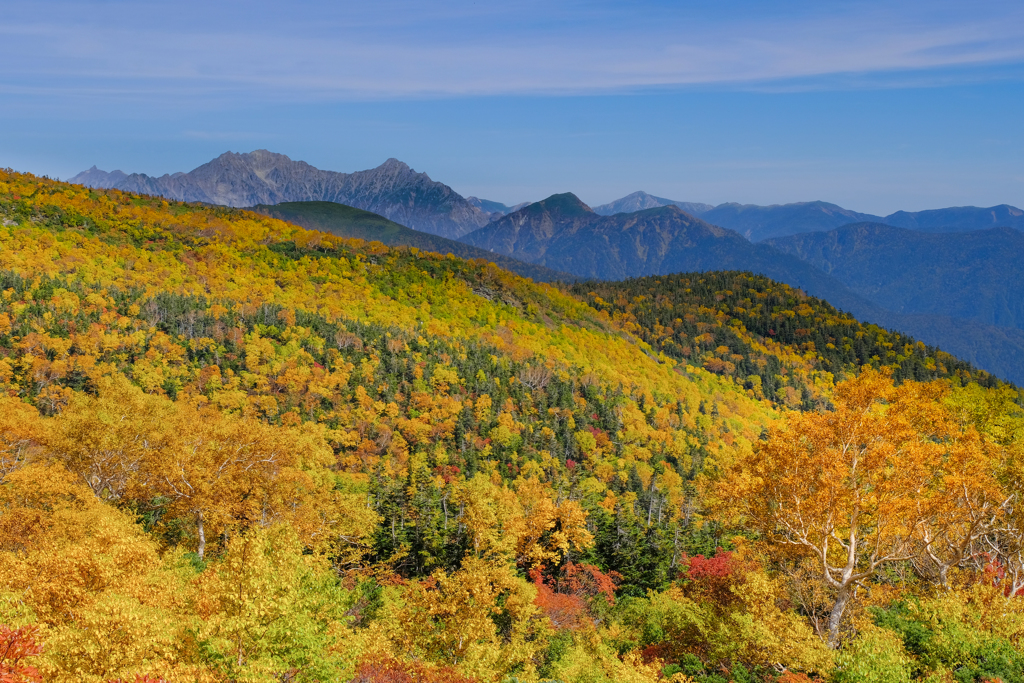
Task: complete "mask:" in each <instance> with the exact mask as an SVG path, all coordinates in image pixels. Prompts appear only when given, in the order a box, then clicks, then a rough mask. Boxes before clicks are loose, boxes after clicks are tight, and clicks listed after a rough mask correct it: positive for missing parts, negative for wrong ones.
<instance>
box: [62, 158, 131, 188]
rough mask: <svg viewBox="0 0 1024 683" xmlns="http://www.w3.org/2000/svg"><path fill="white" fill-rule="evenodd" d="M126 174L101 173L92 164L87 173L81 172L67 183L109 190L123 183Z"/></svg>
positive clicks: (118, 172) (117, 172) (122, 172)
mask: <svg viewBox="0 0 1024 683" xmlns="http://www.w3.org/2000/svg"><path fill="white" fill-rule="evenodd" d="M127 177H128V174H127V173H125V172H124V171H111V172H109V173H107V172H106V171H101V170H100V169H98V168H96V165H95V164H94V165H93V167H92V168H90V169H89V170H87V171H82V172H81V173H79V174H78V175H76V176H75V177H74V178H72V179H71V180H70V181H69V182H72V183H80V184H82V185H86V186H88V187H95V188H99V189H103V190H109V189H110V188H113V187H117V186H118V184H119V183H121V182H124V180H125V178H127Z"/></svg>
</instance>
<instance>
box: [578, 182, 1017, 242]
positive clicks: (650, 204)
mask: <svg viewBox="0 0 1024 683" xmlns="http://www.w3.org/2000/svg"><path fill="white" fill-rule="evenodd" d="M671 205H674V206H678V207H680V208H681V209H682V210H683V211H686V212H687V213H689V214H692V215H694V216H697V217H698V218H701V219H703V220H705V221H707V222H708V223H712V224H714V225H719V226H721V227H723V228H729V229H730V230H735V231H736V232H738V233H740V234H741V235H743V236H744V237H746V238H747V239H749V240H750V241H752V242H759V241H761V240H765V239H770V238H773V237H784V236H786V235H796V234H800V233H805V232H818V231H825V230H832V229H834V228H838V227H841V226H843V225H848V224H850V223H865V222H866V223H883V224H886V225H891V226H893V227H897V228H908V229H911V230H920V231H922V232H967V231H971V230H986V229H988V228H998V227H1008V228H1015V229H1017V230H1024V211H1022V210H1021V209H1018V208H1016V207H1014V206H1010V205H1008V204H1000V205H999V206H991V207H988V208H979V207H976V206H959V207H951V208H948V209H933V210H929V211H916V212H910V211H897V212H896V213H893V214H890V215H888V216H884V217H883V216H874V215H872V214H868V213H858V212H857V211H851V210H849V209H844V208H843V207H841V206H836V205H835V204H829V203H828V202H820V201H819V202H798V203H795V204H773V205H771V206H758V205H756V204H736V203H734V202H730V203H727V204H719V205H718V206H711V205H710V204H699V203H694V202H680V201H676V200H673V199H665V198H664V197H655V196H653V195H649V194H647V193H646V192H634V193H632V194H629V195H626V196H625V197H623V198H622V199H617V200H615V201H614V202H611V203H609V204H602V205H601V206H597V207H594V211H595V212H596V213H599V214H601V215H605V216H610V215H612V214H616V213H629V212H632V211H640V210H642V209H650V208H655V207H659V206H671Z"/></svg>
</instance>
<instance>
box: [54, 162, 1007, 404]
mask: <svg viewBox="0 0 1024 683" xmlns="http://www.w3.org/2000/svg"><path fill="white" fill-rule="evenodd" d="M71 180H72V182H79V183H83V184H85V185H90V186H93V187H113V188H117V189H121V190H126V191H132V192H139V193H145V194H156V195H163V196H166V197H169V198H173V199H179V200H184V201H199V202H208V203H212V204H222V205H228V206H237V207H243V206H253V205H261V206H259V207H257V210H260V211H263V212H264V213H269V214H271V215H274V216H277V217H280V218H284V219H286V220H290V221H292V222H295V223H298V224H300V225H304V226H306V227H311V228H318V229H322V230H327V231H329V232H334V233H335V234H343V235H345V236H349V237H362V238H363V239H376V240H379V241H382V242H384V243H386V244H390V245H398V244H406V245H409V246H415V247H418V248H421V249H425V250H430V251H439V252H442V253H449V252H450V253H453V254H456V255H459V256H464V257H467V258H487V259H489V260H493V261H495V262H497V263H498V264H499V265H501V266H502V267H505V268H507V269H509V270H513V271H515V272H517V273H520V274H522V275H526V276H528V277H532V278H533V279H535V280H552V279H563V278H570V277H580V278H599V279H623V278H630V277H638V276H642V275H656V274H667V273H672V272H695V271H708V270H750V271H754V272H757V273H762V274H764V275H767V276H768V277H771V278H772V279H775V280H778V281H781V282H785V283H787V284H790V285H793V286H796V287H800V288H802V289H804V290H805V291H807V292H808V293H809V294H812V295H814V296H818V297H820V298H823V299H826V300H827V301H829V302H830V303H832V304H833V305H834V306H836V307H838V308H841V309H844V310H846V311H849V312H851V313H853V314H854V315H856V316H857V317H859V318H861V319H862V320H865V321H869V322H874V323H876V324H879V325H882V326H885V327H889V328H892V329H898V330H901V331H903V332H907V333H910V334H912V335H914V336H916V337H918V338H920V339H922V340H924V341H926V342H928V343H930V344H935V345H937V346H940V347H942V348H943V349H945V350H947V351H949V352H951V353H954V354H957V355H958V356H960V357H962V358H964V359H966V360H968V361H971V362H972V363H975V364H976V365H978V366H979V367H982V368H984V369H986V370H989V371H990V372H993V373H995V374H997V375H1000V376H1002V377H1005V378H1007V379H1010V380H1012V381H1014V382H1017V383H1018V384H1022V385H1024V331H1022V328H1024V322H1022V321H1024V301H1022V300H1024V293H1022V290H1024V287H1022V286H1021V284H1020V283H1022V282H1024V277H1022V276H1024V272H1021V271H1022V267H1021V266H1020V264H1019V263H1018V258H1019V254H1021V253H1022V250H1024V233H1022V231H1024V211H1021V210H1020V209H1018V208H1016V207H1013V206H1009V205H1006V204H1003V205H999V206H994V207H988V208H978V207H953V208H946V209H936V210H930V211H919V212H906V211H898V212H896V213H893V214H890V215H889V216H884V217H882V216H874V215H871V214H864V213H859V212H856V211H851V210H849V209H845V208H843V207H840V206H837V205H835V204H829V203H827V202H821V201H817V202H801V203H795V204H783V205H772V206H756V205H741V204H736V203H726V204H720V205H718V206H712V205H710V204H701V203H695V202H682V201H676V200H671V199H666V198H664V197H656V196H653V195H649V194H647V193H645V192H634V193H632V194H630V195H627V196H626V197H623V198H621V199H619V200H616V201H614V202H610V203H608V204H604V205H602V206H599V207H596V208H595V209H591V208H590V207H588V206H587V205H586V204H584V203H583V202H582V201H580V200H579V199H578V198H577V197H576V196H575V195H573V194H570V193H566V194H559V195H553V196H551V197H549V198H547V199H545V200H543V201H540V202H536V203H532V204H518V205H515V206H508V205H506V204H503V203H501V202H495V201H490V200H487V199H480V198H477V197H468V198H464V197H462V196H461V195H459V194H458V193H457V192H455V191H454V190H453V189H452V188H450V187H449V186H447V185H444V184H443V183H439V182H435V181H433V180H431V179H430V178H429V177H428V176H427V175H426V174H425V173H416V172H415V171H413V170H412V169H411V168H409V166H407V165H406V164H404V163H402V162H401V161H398V160H396V159H389V160H388V161H386V162H384V163H383V164H382V165H380V166H379V167H377V168H375V169H370V170H367V171H357V172H355V173H335V172H332V171H323V170H320V169H317V168H314V167H312V166H310V165H309V164H306V163H304V162H301V161H292V160H291V159H289V158H288V157H286V156H284V155H281V154H274V153H271V152H268V151H266V150H257V151H255V152H251V153H248V154H233V153H230V152H229V153H226V154H223V155H221V156H220V157H218V158H216V159H214V160H213V161H211V162H209V163H207V164H204V165H203V166H200V167H199V168H197V169H195V170H193V171H191V172H189V173H175V174H172V175H164V176H161V177H159V178H153V177H150V176H146V175H143V174H130V175H129V174H126V173H123V172H121V171H113V172H111V173H106V172H104V171H101V170H99V169H97V168H96V167H95V166H94V167H93V168H91V169H89V170H88V171H84V172H82V173H80V174H79V175H77V176H75V177H74V178H72V179H71ZM327 202H330V203H331V204H328V203H327ZM340 204H345V205H348V207H341V208H339V205H340ZM349 207H356V209H362V210H364V211H365V212H372V213H369V214H365V213H361V212H357V211H356V209H352V208H349ZM375 214H379V216H378V215H375ZM382 217H383V218H382ZM403 226H404V227H403ZM406 228H413V229H414V230H407V229H406ZM424 233H426V234H424ZM442 238H448V239H442ZM452 239H458V240H460V242H461V243H463V244H460V242H452V241H451V240H452Z"/></svg>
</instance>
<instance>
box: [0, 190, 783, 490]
mask: <svg viewBox="0 0 1024 683" xmlns="http://www.w3.org/2000/svg"><path fill="white" fill-rule="evenodd" d="M2 181H3V184H2V185H0V197H2V199H0V210H2V212H3V215H4V221H5V226H4V227H3V229H2V231H0V268H2V269H3V271H4V275H3V285H2V289H3V290H4V292H5V293H4V295H3V302H2V306H3V309H2V310H3V313H2V316H3V318H0V320H3V328H2V329H0V332H2V334H3V336H2V337H0V340H2V341H0V348H2V349H3V350H2V353H3V355H4V359H3V360H2V361H0V368H2V373H3V374H2V377H3V379H4V382H5V383H6V386H7V387H8V389H9V391H13V392H17V393H18V394H19V395H21V396H23V397H24V398H25V399H26V400H29V401H32V402H34V403H35V404H36V405H38V406H40V407H41V408H43V409H44V410H49V411H53V410H57V409H59V406H60V405H62V404H63V403H64V402H66V401H67V398H68V396H69V395H70V393H71V392H72V391H76V390H90V388H91V387H93V386H94V385H95V384H96V382H97V381H98V379H99V378H100V377H102V376H105V375H110V374H117V373H120V374H124V375H126V376H127V377H130V378H131V379H132V381H133V382H135V383H136V384H137V385H139V386H140V387H142V388H143V389H144V390H146V391H147V392H152V393H158V394H166V395H168V396H171V397H174V396H183V395H184V396H192V397H197V398H200V400H203V401H208V402H209V403H211V404H213V405H216V406H219V407H220V408H222V409H223V410H227V411H237V412H241V413H247V414H254V415H259V416H261V417H262V418H264V419H266V420H270V421H272V422H278V421H281V420H288V419H293V418H294V419H301V420H309V421H313V422H317V423H320V424H324V425H328V426H329V427H330V429H331V430H332V431H331V438H332V439H333V440H334V441H333V442H334V444H335V447H336V448H337V450H338V453H339V456H338V457H339V458H342V459H346V458H349V457H350V454H351V453H353V452H357V451H359V452H361V453H362V451H360V449H362V450H363V451H372V453H367V454H368V455H372V456H373V459H374V460H373V461H374V462H377V459H379V458H384V459H385V460H387V459H389V458H392V456H394V457H397V460H395V461H394V462H393V463H392V465H391V467H393V468H395V471H397V470H398V469H401V467H402V466H404V465H403V463H404V462H405V458H406V457H407V451H409V450H413V449H415V448H416V447H417V445H418V444H422V445H424V446H426V445H427V444H430V445H432V446H435V445H436V444H437V443H442V444H445V443H446V444H448V447H449V448H451V449H452V450H453V451H457V452H459V453H468V454H469V455H467V456H465V457H471V456H472V458H474V459H477V458H489V457H495V458H499V459H501V458H504V460H505V461H506V466H508V467H515V466H517V465H516V463H517V462H518V460H517V459H519V458H523V457H525V456H526V454H528V453H534V454H538V453H540V452H542V451H544V452H547V453H549V454H557V455H558V459H560V460H561V461H562V462H563V463H564V461H565V460H566V459H567V458H568V459H571V456H572V455H573V454H574V453H576V452H577V451H578V449H579V446H578V443H577V442H578V439H577V438H576V436H575V434H576V433H577V432H580V431H581V430H587V429H590V428H591V427H593V428H594V429H596V430H599V431H600V430H603V431H605V432H608V433H610V434H615V433H616V432H619V431H621V430H622V429H624V428H625V429H626V430H627V431H626V432H624V434H628V435H627V436H626V442H625V445H623V446H622V447H621V448H620V449H618V450H619V452H618V453H617V454H616V455H617V456H621V455H628V457H627V458H626V459H625V460H623V459H622V458H616V459H615V460H613V463H616V464H613V467H612V471H614V470H617V469H622V468H625V470H627V471H628V470H629V469H630V468H632V467H633V466H634V465H635V464H636V463H638V462H641V461H647V460H650V458H651V457H652V456H651V453H652V449H653V450H657V449H658V448H662V447H665V448H668V446H669V444H671V448H672V452H673V458H674V459H675V460H676V462H677V464H678V468H679V469H680V471H682V472H692V471H693V470H692V469H691V468H693V467H695V466H696V464H695V463H694V462H693V456H694V455H695V454H698V453H699V455H700V458H699V459H703V458H704V457H705V455H706V454H713V453H716V452H718V451H721V450H722V449H730V448H732V447H733V446H735V447H740V448H745V447H746V446H747V445H748V444H749V443H750V441H751V439H753V438H756V436H757V435H758V434H759V433H760V430H761V427H762V425H763V423H764V421H765V420H767V419H769V418H770V415H771V410H770V409H769V408H768V407H767V404H765V403H762V402H760V401H758V400H756V399H753V398H752V397H751V392H747V391H746V390H744V389H743V388H741V387H740V386H738V385H737V384H735V383H734V382H733V380H732V379H731V378H728V377H719V376H716V375H714V374H713V373H710V372H706V371H705V370H703V369H694V368H690V369H689V370H687V369H686V368H685V366H684V367H680V366H678V365H677V363H676V362H675V361H673V360H671V359H669V358H668V357H667V356H660V357H659V356H656V355H655V354H653V353H652V352H651V351H650V350H649V349H648V348H647V347H646V346H645V345H644V344H642V343H638V342H637V341H635V340H634V339H632V338H631V337H629V336H628V335H625V334H623V333H621V332H619V331H617V330H615V329H614V328H613V326H612V325H610V324H609V318H608V317H607V315H606V314H605V313H602V312H600V311H596V310H594V309H593V308H590V307H589V306H587V305H586V304H583V303H581V302H580V301H578V300H576V299H574V298H572V297H571V296H568V295H566V294H564V293H562V292H561V291H559V290H557V289H555V288H553V287H550V286H547V285H542V284H535V283H532V282H530V281H528V280H525V279H522V278H520V277H517V276H514V275H512V274H510V273H508V272H506V271H502V270H500V269H498V268H496V267H494V266H493V265H484V264H481V263H478V262H470V261H464V260H461V259H458V258H451V257H439V256H437V255H432V254H424V253H422V252H421V253H413V252H412V251H410V250H408V249H388V248H386V247H382V246H380V245H376V246H373V245H369V244H367V243H364V242H362V241H359V240H346V239H339V238H336V237H334V236H331V235H327V234H324V233H319V232H313V231H308V230H304V229H301V228H298V227H296V226H294V225H290V224H288V223H284V222H282V221H278V220H274V219H271V218H268V217H266V216H261V215H257V214H253V213H247V212H243V211H238V210H230V209H216V208H210V207H203V206H197V205H188V204H180V203H173V202H167V201H165V200H161V199H154V198H149V197H140V196H133V195H129V194H122V193H120V192H118V191H113V190H111V191H95V190H88V189H85V188H82V187H77V186H69V185H66V184H63V183H58V182H54V181H49V180H43V179H38V178H34V177H31V176H27V175H18V174H11V173H5V174H4V175H3V176H2ZM556 386H560V387H561V388H560V389H559V390H558V391H561V392H568V394H567V397H560V396H561V394H559V395H558V396H559V397H555V398H552V399H551V401H554V402H561V403H560V404H559V407H558V410H556V411H555V412H550V411H549V410H548V408H545V409H544V410H542V411H539V410H538V407H537V406H538V403H540V401H539V395H541V394H544V393H545V392H551V391H554V387H556ZM423 392H430V393H431V395H434V396H436V397H447V398H448V399H449V401H450V404H449V405H448V407H447V408H445V410H444V411H441V412H439V413H437V414H436V415H435V414H434V413H433V412H432V411H431V410H423V409H422V407H420V408H417V407H416V403H415V400H414V397H415V396H420V395H421V394H422V393H423ZM482 394H488V395H489V397H490V400H491V402H492V404H493V406H494V407H493V411H491V412H493V416H494V419H497V418H498V417H499V416H500V415H501V414H506V415H508V416H509V418H510V419H511V418H514V420H513V422H515V424H512V425H511V426H509V429H510V430H511V432H514V433H515V435H516V436H517V437H518V438H517V439H505V441H506V445H505V446H504V447H498V445H497V444H495V443H494V440H493V439H492V438H491V437H489V436H488V434H489V432H490V430H491V429H493V428H494V427H492V426H487V425H485V427H479V425H477V422H478V421H477V420H476V419H475V418H474V419H473V420H472V422H473V425H472V430H474V431H478V430H481V429H482V437H483V439H484V440H489V441H491V443H489V444H483V443H479V444H478V443H477V442H476V441H474V442H473V443H472V444H470V446H467V445H466V441H465V435H464V434H463V435H461V436H459V437H457V436H456V434H455V430H454V427H453V423H454V422H457V420H458V419H459V415H460V414H462V412H463V409H464V407H466V406H469V405H471V404H472V402H474V401H477V400H478V399H479V397H480V396H481V395H482ZM591 396H593V397H602V398H600V399H598V398H594V399H593V400H592V399H591V398H589V397H591ZM416 400H418V399H416ZM546 400H548V399H545V401H546ZM508 401H511V403H508ZM566 401H567V402H566ZM597 404H600V405H601V406H604V407H603V408H602V410H595V405H597ZM705 404H706V405H707V406H708V409H707V412H709V413H710V412H711V410H710V406H711V405H712V404H714V406H715V410H714V415H713V416H712V415H704V414H702V413H701V412H700V411H698V408H699V407H700V408H702V409H703V406H704V405H705ZM375 405H379V406H383V407H382V408H380V410H377V409H375V408H374V407H373V406H375ZM389 406H394V407H389ZM551 407H552V408H554V407H555V405H554V404H552V406H551ZM467 410H468V409H467ZM365 411H369V412H370V413H374V416H373V420H372V422H371V424H372V426H373V427H374V430H371V431H375V430H376V425H377V423H381V424H382V425H383V426H385V427H386V428H387V430H388V431H389V432H390V433H391V434H394V435H395V437H398V436H401V437H402V439H401V440H404V441H406V442H407V447H404V448H402V447H398V446H395V445H394V444H396V443H397V442H398V441H399V439H398V438H394V439H391V440H390V441H389V440H388V439H387V438H383V437H379V438H377V437H375V438H376V440H374V438H369V437H370V436H372V434H371V435H368V434H367V433H365V432H366V429H365V428H360V427H359V426H358V425H359V424H360V423H361V422H362V421H364V420H365V418H366V416H365V415H363V414H362V413H363V412H365ZM659 411H662V412H664V415H663V417H661V418H657V417H656V415H658V414H661V413H660V412H659ZM468 412H469V413H470V414H472V413H473V411H472V410H469V411H468ZM485 412H486V411H485ZM631 415H635V416H636V417H629V416H631ZM595 416H596V417H595ZM635 419H640V420H641V422H642V423H643V424H638V425H636V426H635V427H627V425H626V423H627V422H628V421H629V420H635ZM495 426H497V424H496V423H495ZM545 426H548V427H549V428H550V429H549V430H548V431H545V430H544V429H543V427H545ZM511 432H510V433H511ZM549 432H550V434H549ZM379 433H383V430H381V432H379ZM542 433H543V435H542ZM378 436H379V434H378ZM460 438H461V439H463V441H458V439H460ZM545 440H547V441H545ZM499 441H500V439H499ZM513 442H515V445H514V446H509V445H508V444H512V443H513ZM656 443H657V444H660V445H657V446H656V445H655V444H656ZM368 444H373V445H372V447H371V446H370V445H368ZM396 454H397V455H396ZM460 457H461V456H460ZM538 457H540V456H538ZM363 461H364V462H368V461H367V460H366V459H365V458H364V460H363ZM389 462H390V460H389ZM597 464H598V463H594V466H595V467H596V466H597ZM605 476H606V477H609V476H612V475H611V474H609V473H606V475H605Z"/></svg>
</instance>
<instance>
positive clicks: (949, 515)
mask: <svg viewBox="0 0 1024 683" xmlns="http://www.w3.org/2000/svg"><path fill="white" fill-rule="evenodd" d="M941 393H942V388H941V387H940V386H939V385H934V384H932V385H929V384H919V383H916V382H908V383H906V384H904V385H902V386H900V387H898V388H897V387H894V386H893V385H892V382H891V381H890V379H889V377H888V375H887V374H886V373H883V372H878V371H875V370H871V369H865V370H864V371H863V372H862V373H861V375H860V376H859V377H857V378H855V379H851V380H848V381H846V382H842V383H840V384H838V385H837V386H836V390H835V397H834V403H835V408H834V410H831V411H826V412H815V413H797V414H793V415H792V416H791V417H790V418H789V419H788V420H787V422H786V424H785V425H784V426H782V427H778V426H777V427H773V428H772V429H771V430H770V432H769V435H768V439H767V441H765V442H763V443H762V444H761V445H760V446H759V447H758V448H757V449H756V450H755V451H754V452H753V453H752V454H751V455H749V456H747V457H746V458H744V459H743V460H742V461H741V462H740V463H738V466H737V467H736V468H734V469H733V470H732V472H731V474H730V476H728V477H727V478H726V479H725V480H723V481H722V482H721V487H720V493H721V496H722V500H723V501H729V502H730V503H732V505H733V506H735V508H738V509H739V510H740V511H741V512H742V514H743V515H744V516H745V517H746V519H747V521H748V523H749V524H751V525H752V526H754V527H755V528H757V529H759V530H760V531H761V532H762V533H764V534H765V536H766V537H767V538H769V539H771V540H772V541H774V542H776V543H778V544H781V545H783V546H788V547H790V548H792V549H795V550H796V551H798V552H802V553H810V554H811V555H812V556H813V557H814V558H815V563H816V565H817V567H818V569H819V571H820V572H821V576H822V577H823V578H824V580H825V581H826V582H827V583H828V584H829V585H830V586H831V587H832V588H833V590H834V591H835V600H834V603H833V606H832V609H831V612H830V614H829V620H828V643H829V645H830V646H831V647H833V648H834V647H836V646H837V645H838V642H839V626H840V622H841V619H842V616H843V612H844V611H845V609H846V607H847V605H848V604H849V602H850V600H851V598H852V597H853V594H854V590H855V588H856V587H857V586H858V585H861V584H862V583H863V582H865V581H866V580H868V579H870V578H871V577H872V576H873V575H874V574H875V572H876V571H878V569H879V568H880V567H881V566H883V565H885V564H886V563H891V562H896V561H902V560H909V559H911V558H912V557H913V556H914V554H915V552H916V550H918V549H919V548H920V541H921V538H922V531H923V529H924V528H926V527H927V528H930V529H931V530H932V537H933V538H935V537H936V536H937V535H939V534H941V533H944V532H943V531H942V530H943V529H945V528H947V527H949V526H950V525H954V524H960V523H961V522H962V519H963V517H962V516H961V515H959V514H958V513H957V509H956V505H957V503H958V498H957V494H958V490H957V487H956V486H949V487H945V486H937V485H936V482H937V481H941V467H940V466H941V464H942V462H943V458H944V456H945V454H946V447H945V445H944V443H943V441H946V440H948V438H949V437H950V434H949V433H948V432H947V430H948V429H949V428H950V427H949V425H950V423H951V421H950V420H948V419H947V414H946V413H945V412H944V410H943V408H942V406H941V404H940V403H939V401H938V400H937V399H938V398H939V397H940V396H941ZM940 513H941V514H940Z"/></svg>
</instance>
